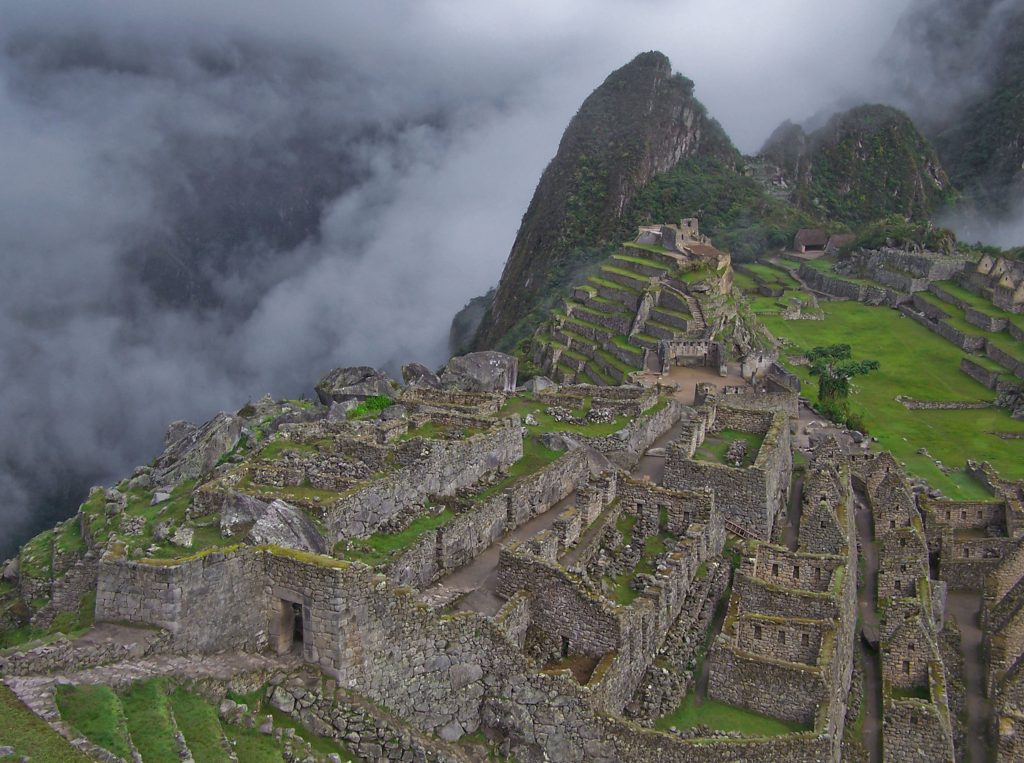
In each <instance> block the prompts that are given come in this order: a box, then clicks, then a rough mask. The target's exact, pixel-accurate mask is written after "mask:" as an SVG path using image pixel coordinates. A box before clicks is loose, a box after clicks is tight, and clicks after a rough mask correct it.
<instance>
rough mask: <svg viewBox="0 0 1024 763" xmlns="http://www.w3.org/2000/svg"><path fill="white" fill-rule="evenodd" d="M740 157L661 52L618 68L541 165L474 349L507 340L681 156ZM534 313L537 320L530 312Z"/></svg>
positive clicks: (611, 236)
mask: <svg viewBox="0 0 1024 763" xmlns="http://www.w3.org/2000/svg"><path fill="white" fill-rule="evenodd" d="M693 156H714V157H718V158H720V159H722V160H723V161H736V160H738V159H739V154H738V152H737V151H736V149H735V148H734V147H733V146H732V144H731V142H730V141H729V138H728V137H727V136H726V134H725V132H724V131H723V130H722V128H721V126H719V124H718V123H717V122H716V121H714V120H713V119H711V118H710V117H709V116H708V114H707V111H706V109H705V108H704V106H703V105H702V104H701V103H700V102H699V101H698V100H697V99H696V98H694V95H693V82H691V81H690V80H688V79H686V78H685V77H683V76H682V75H680V74H673V73H672V66H671V64H670V62H669V60H668V58H666V57H665V56H664V55H663V54H662V53H657V52H649V53H643V54H641V55H639V56H637V57H636V58H635V59H633V60H632V61H631V62H630V63H628V64H626V65H625V66H623V67H622V68H620V69H618V70H616V71H614V72H612V74H611V75H609V77H608V78H607V79H606V80H605V81H604V83H602V84H601V85H600V86H599V87H598V88H597V89H596V90H595V91H594V92H593V93H591V95H590V96H589V97H588V98H587V99H586V100H585V101H584V102H583V105H582V106H581V107H580V110H579V112H577V114H576V116H575V117H573V119H572V121H571V122H570V123H569V126H568V128H566V131H565V133H564V134H563V136H562V140H561V143H560V144H559V147H558V152H557V154H556V155H555V158H554V159H553V160H552V161H551V163H550V164H549V165H548V167H547V168H546V169H545V170H544V173H543V175H542V176H541V179H540V182H539V184H538V186H537V190H536V191H535V192H534V195H533V199H532V200H531V202H530V206H529V208H528V209H527V211H526V214H525V215H524V217H523V221H522V224H521V226H520V228H519V233H518V235H517V236H516V240H515V243H514V244H513V246H512V251H511V254H510V255H509V258H508V261H507V262H506V265H505V270H504V272H503V273H502V277H501V281H500V283H499V285H498V289H497V292H496V293H495V296H494V300H493V302H492V303H491V305H490V307H489V309H488V310H487V312H486V314H485V315H484V317H483V321H482V323H481V324H480V327H479V330H478V331H477V332H476V336H475V339H474V341H473V346H475V347H493V346H507V345H508V344H509V343H510V342H511V341H512V340H514V339H515V338H517V337H518V336H520V335H525V333H527V331H528V328H527V327H526V326H525V324H529V323H531V321H532V322H534V323H535V322H537V321H539V320H540V317H541V315H542V313H543V310H542V309H541V308H540V303H541V302H542V301H543V300H544V298H545V297H546V296H547V295H548V294H550V292H551V291H552V290H553V289H556V288H558V287H559V286H563V285H565V284H567V283H568V281H569V280H570V277H571V276H572V275H573V274H574V272H575V271H576V270H577V269H578V268H579V267H580V266H581V265H584V264H586V263H587V262H591V261H593V260H594V259H595V258H596V257H597V256H598V255H599V254H601V253H603V252H604V250H605V248H607V246H608V244H609V242H615V243H617V242H618V239H619V236H618V231H619V228H620V225H621V221H622V218H623V216H624V215H625V214H626V212H627V211H628V210H629V209H630V207H631V205H632V203H633V200H634V199H635V197H636V195H637V193H638V192H639V191H640V190H641V189H643V188H644V186H646V185H647V183H649V182H650V180H651V178H653V177H654V176H655V175H657V174H658V173H662V172H665V171H667V170H669V169H671V168H672V167H674V166H675V165H676V164H677V163H678V162H679V161H680V160H681V159H685V158H687V157H693ZM531 311H532V313H533V318H530V317H529V316H530V315H531Z"/></svg>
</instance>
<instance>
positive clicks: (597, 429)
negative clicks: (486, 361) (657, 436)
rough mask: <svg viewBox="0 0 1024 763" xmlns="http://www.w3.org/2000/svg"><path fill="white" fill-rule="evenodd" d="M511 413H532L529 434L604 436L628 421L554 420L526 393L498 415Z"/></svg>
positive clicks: (545, 409) (655, 407)
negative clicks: (578, 422) (569, 433)
mask: <svg viewBox="0 0 1024 763" xmlns="http://www.w3.org/2000/svg"><path fill="white" fill-rule="evenodd" d="M609 383H611V382H609ZM665 405H667V403H666V402H665V401H660V402H659V404H658V405H656V406H654V407H652V408H651V409H650V410H649V411H646V414H647V415H650V414H652V413H657V412H658V411H659V410H661V408H664V407H665ZM659 406H660V407H659ZM513 413H518V414H519V415H520V416H526V414H528V413H532V414H533V417H534V418H535V419H536V420H537V426H531V427H530V432H531V434H544V433H546V432H573V433H575V434H579V435H583V436H585V437H605V436H606V435H610V434H613V433H615V432H618V431H619V430H620V429H622V428H623V427H625V426H626V425H627V424H629V423H630V418H629V416H619V417H617V418H615V419H614V420H612V421H609V422H607V423H595V424H571V423H567V422H561V421H556V420H555V418H554V417H553V416H551V415H550V414H548V413H547V406H546V405H545V404H544V403H543V402H541V401H540V400H537V399H536V398H533V397H530V396H528V395H520V396H516V397H514V398H512V399H510V400H509V401H508V402H507V403H506V404H505V407H504V408H502V409H501V410H500V411H499V412H498V415H499V416H510V415H511V414H513ZM524 447H525V446H524Z"/></svg>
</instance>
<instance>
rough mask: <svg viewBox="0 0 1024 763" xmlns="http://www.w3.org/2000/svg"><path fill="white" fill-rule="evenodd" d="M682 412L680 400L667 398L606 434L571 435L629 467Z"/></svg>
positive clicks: (616, 462) (622, 466)
mask: <svg viewBox="0 0 1024 763" xmlns="http://www.w3.org/2000/svg"><path fill="white" fill-rule="evenodd" d="M682 415H683V405H682V403H680V402H679V401H677V400H669V401H668V402H667V404H666V405H665V407H664V408H662V409H661V410H659V411H657V412H655V413H647V414H644V415H643V416H641V417H639V418H637V419H634V420H633V421H631V422H630V423H629V424H627V425H626V426H625V427H623V428H622V429H620V430H619V431H618V432H614V433H612V434H610V435H608V436H606V437H585V436H581V435H572V438H573V439H574V440H576V441H577V442H580V443H581V444H583V445H586V446H589V447H591V448H593V449H594V450H597V451H598V452H600V453H603V454H604V455H605V456H606V457H607V458H608V460H610V461H612V462H613V463H614V464H616V465H617V466H619V467H621V468H623V469H625V470H627V471H629V470H631V469H632V468H633V467H634V466H636V464H637V462H638V461H639V460H640V457H641V456H643V454H644V453H645V452H646V451H647V449H648V448H650V447H651V445H652V444H653V443H654V441H655V440H657V439H658V438H659V437H661V436H662V435H663V434H665V432H667V431H668V430H669V429H671V428H672V427H673V425H674V424H675V423H676V422H678V421H679V419H680V418H681V417H682Z"/></svg>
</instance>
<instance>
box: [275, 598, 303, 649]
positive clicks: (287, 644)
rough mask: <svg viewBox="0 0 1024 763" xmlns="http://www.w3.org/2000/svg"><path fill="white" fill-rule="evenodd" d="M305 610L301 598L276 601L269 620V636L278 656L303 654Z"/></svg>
mask: <svg viewBox="0 0 1024 763" xmlns="http://www.w3.org/2000/svg"><path fill="white" fill-rule="evenodd" d="M306 609H307V608H306V606H305V605H304V604H303V602H302V597H301V596H294V597H291V596H289V597H288V598H280V599H278V600H277V606H276V607H275V612H274V613H273V617H272V619H271V632H272V633H271V635H272V636H273V641H272V643H274V644H275V645H276V652H277V653H278V654H280V655H284V654H289V653H297V654H303V652H304V650H305V641H306V618H307V611H306Z"/></svg>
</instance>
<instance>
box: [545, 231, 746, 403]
mask: <svg viewBox="0 0 1024 763" xmlns="http://www.w3.org/2000/svg"><path fill="white" fill-rule="evenodd" d="M655 229H664V230H665V235H664V236H662V235H661V233H660V232H659V233H655V232H654V230H655ZM680 231H681V229H680V228H679V227H677V226H650V227H646V226H645V227H644V228H641V232H640V235H639V236H638V238H637V240H636V241H631V242H628V243H626V244H624V245H623V247H622V249H621V250H620V251H619V252H618V253H617V254H614V255H612V256H611V257H610V258H609V259H607V260H606V261H605V262H603V263H602V264H600V265H599V266H598V268H597V269H596V271H595V272H594V273H592V274H591V275H590V276H588V278H587V281H586V283H584V284H582V285H580V286H577V287H576V288H575V289H573V292H572V296H571V297H570V298H569V299H567V300H565V302H564V307H563V309H561V310H555V311H553V313H552V318H551V320H550V321H549V322H548V324H547V325H545V326H544V327H542V328H541V330H540V331H539V332H538V333H537V335H536V336H535V343H534V348H535V352H534V362H536V363H537V365H538V366H540V367H541V368H543V369H544V371H545V373H546V374H548V375H549V376H551V377H552V378H553V379H555V380H556V381H559V382H562V383H577V382H578V383H589V384H599V385H615V384H623V383H627V382H629V381H630V377H631V376H632V374H633V373H635V372H637V371H640V370H642V369H643V368H645V367H650V366H651V364H652V363H657V362H658V361H657V360H656V359H657V358H659V357H663V354H664V352H665V347H664V344H665V343H668V342H676V343H678V342H694V343H704V342H709V341H711V340H712V338H713V336H712V335H713V333H714V332H713V328H712V327H711V326H709V324H708V319H707V314H708V312H709V310H708V307H707V305H708V300H709V299H711V298H713V297H714V296H717V295H719V294H723V293H728V292H729V290H730V289H731V286H732V275H733V274H732V268H731V264H730V258H729V256H728V255H727V254H725V253H723V252H720V251H718V250H717V249H715V248H714V247H713V246H711V244H710V242H708V241H707V239H706V238H704V237H702V236H700V235H699V234H697V233H696V230H695V228H694V229H693V233H690V232H687V233H685V234H683V233H681V232H680ZM677 234H678V244H677V243H676V242H675V241H676V236H677ZM666 244H667V245H666Z"/></svg>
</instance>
